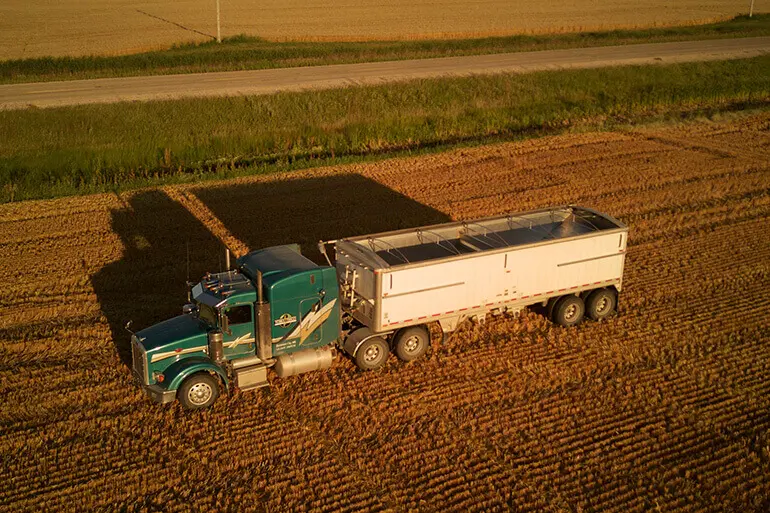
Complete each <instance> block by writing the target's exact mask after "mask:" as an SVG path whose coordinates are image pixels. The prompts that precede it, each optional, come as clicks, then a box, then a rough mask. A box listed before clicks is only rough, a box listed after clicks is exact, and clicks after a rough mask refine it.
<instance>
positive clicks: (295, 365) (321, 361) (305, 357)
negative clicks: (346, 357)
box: [273, 347, 337, 378]
mask: <svg viewBox="0 0 770 513" xmlns="http://www.w3.org/2000/svg"><path fill="white" fill-rule="evenodd" d="M335 356H337V351H336V350H335V349H334V348H333V347H321V348H318V349H303V350H302V351H297V352H296V353H290V354H282V355H281V356H279V357H278V358H277V361H276V362H275V367H274V368H273V369H274V370H275V372H276V374H278V377H280V378H286V377H289V376H296V375H297V374H302V373H303V372H310V371H315V370H323V369H328V368H329V367H331V366H332V361H333V360H334V358H335Z"/></svg>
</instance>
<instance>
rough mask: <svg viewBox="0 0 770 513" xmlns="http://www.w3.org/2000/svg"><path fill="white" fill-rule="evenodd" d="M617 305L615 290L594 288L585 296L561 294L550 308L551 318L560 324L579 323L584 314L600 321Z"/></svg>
mask: <svg viewBox="0 0 770 513" xmlns="http://www.w3.org/2000/svg"><path fill="white" fill-rule="evenodd" d="M616 305H617V299H616V296H615V292H613V291H612V290H610V289H596V290H594V291H592V292H591V293H590V294H588V296H587V297H586V300H585V302H584V301H583V300H582V299H581V298H580V297H579V296H563V297H561V298H559V299H557V300H556V302H555V303H554V305H553V308H552V310H551V320H553V322H555V323H556V324H560V325H561V326H565V327H569V326H575V325H577V324H580V321H582V320H583V317H584V316H586V315H587V316H588V317H589V318H590V319H593V320H594V321H601V320H602V319H605V318H606V317H607V316H609V315H610V314H611V313H612V312H613V311H614V310H615V306H616Z"/></svg>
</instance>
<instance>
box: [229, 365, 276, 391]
mask: <svg viewBox="0 0 770 513" xmlns="http://www.w3.org/2000/svg"><path fill="white" fill-rule="evenodd" d="M235 380H236V384H237V385H238V388H240V389H241V390H252V389H255V388H262V387H266V386H269V385H270V384H269V383H268V381H267V366H266V365H254V366H253V367H246V368H242V369H236V371H235Z"/></svg>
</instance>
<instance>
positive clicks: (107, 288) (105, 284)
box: [92, 190, 224, 365]
mask: <svg viewBox="0 0 770 513" xmlns="http://www.w3.org/2000/svg"><path fill="white" fill-rule="evenodd" d="M127 201H128V208H125V209H120V210H114V211H113V212H112V230H113V231H114V232H115V233H116V234H117V235H118V236H119V237H120V240H121V242H122V243H123V246H124V248H125V249H124V253H123V258H122V259H121V260H119V261H117V262H114V263H112V264H110V265H108V266H105V267H104V268H103V269H101V270H100V271H99V272H98V273H97V274H96V275H95V276H94V277H93V278H92V284H93V287H94V290H95V292H96V296H97V298H98V300H99V304H100V306H101V309H102V313H103V314H104V316H105V317H106V318H107V322H108V324H109V327H110V331H111V333H112V341H113V344H114V345H115V349H116V350H117V352H118V355H119V356H120V358H121V360H122V361H123V362H124V363H125V364H126V365H130V361H131V346H130V335H129V334H128V333H127V332H126V330H125V329H124V326H125V324H126V322H127V321H129V320H131V321H133V324H132V326H133V328H132V329H134V330H139V329H142V328H145V327H147V326H150V325H152V324H154V323H156V322H159V321H162V320H164V319H168V318H169V317H172V316H174V315H177V314H179V313H181V308H182V305H183V304H184V303H185V302H186V299H187V287H186V285H185V282H186V280H187V277H188V272H187V268H188V264H187V262H188V248H189V277H190V279H191V280H196V279H199V278H200V277H201V276H202V275H203V274H204V273H205V272H206V271H216V270H218V269H221V263H222V262H223V261H224V255H223V251H224V250H223V249H222V248H223V246H222V244H221V243H220V242H219V240H217V239H216V237H214V236H213V235H212V234H211V232H210V231H209V230H208V229H207V228H206V227H205V226H204V225H203V224H202V223H201V222H200V221H198V220H197V219H196V218H195V217H194V216H193V215H192V214H190V212H189V211H188V210H187V209H185V208H184V207H183V206H182V205H180V204H179V203H177V202H176V201H174V200H172V199H171V198H169V197H168V196H167V195H166V194H165V193H164V192H163V191H160V190H151V191H147V192H139V193H137V194H134V195H130V196H128V198H127Z"/></svg>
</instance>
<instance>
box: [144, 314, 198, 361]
mask: <svg viewBox="0 0 770 513" xmlns="http://www.w3.org/2000/svg"><path fill="white" fill-rule="evenodd" d="M207 331H208V330H207V329H206V328H205V325H204V324H203V323H202V322H201V321H199V320H198V319H197V318H196V317H193V316H192V315H187V314H184V315H178V316H176V317H173V318H171V319H168V320H166V321H163V322H159V323H158V324H155V325H153V326H150V327H149V328H145V329H143V330H141V331H139V332H137V333H136V336H137V337H138V338H139V340H140V341H141V343H142V345H143V346H144V349H145V350H146V351H147V352H150V351H153V350H154V349H159V348H164V347H168V346H170V345H176V346H180V347H181V346H182V345H186V344H185V342H195V343H203V344H205V343H206V336H207Z"/></svg>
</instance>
